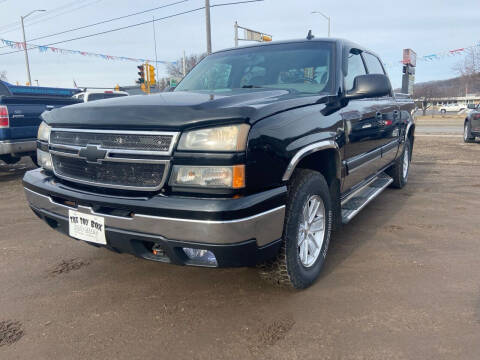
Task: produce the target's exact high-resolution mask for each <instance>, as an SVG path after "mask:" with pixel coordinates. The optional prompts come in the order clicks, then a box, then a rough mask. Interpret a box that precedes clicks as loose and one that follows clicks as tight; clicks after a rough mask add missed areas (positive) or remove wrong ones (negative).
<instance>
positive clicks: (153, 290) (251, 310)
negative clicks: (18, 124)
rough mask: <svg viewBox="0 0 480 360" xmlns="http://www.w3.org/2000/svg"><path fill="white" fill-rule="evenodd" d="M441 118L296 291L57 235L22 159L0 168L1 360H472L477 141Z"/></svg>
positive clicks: (422, 125) (478, 281) (234, 272)
mask: <svg viewBox="0 0 480 360" xmlns="http://www.w3.org/2000/svg"><path fill="white" fill-rule="evenodd" d="M461 121H462V120H461V119H455V120H452V124H453V125H452V126H453V127H454V128H458V126H459V127H460V128H461V126H462V124H461ZM445 124H446V123H440V124H437V123H435V122H433V123H429V122H428V121H427V120H422V121H420V122H419V131H418V135H419V136H418V137H417V139H416V143H415V149H414V157H413V165H412V169H411V173H410V179H409V183H408V185H407V187H406V188H405V189H403V190H390V189H389V190H387V191H385V192H384V193H383V194H382V195H381V196H380V197H379V198H378V199H376V200H374V201H373V202H372V203H371V204H370V205H368V206H367V207H366V208H365V209H364V210H363V211H362V212H361V213H360V214H359V215H358V216H357V217H356V218H355V219H354V220H353V221H352V222H351V223H350V224H349V225H347V226H346V227H344V228H343V229H342V230H340V231H339V232H338V233H336V234H335V237H334V241H333V243H332V244H331V248H330V251H329V256H328V259H327V262H326V267H325V269H324V272H323V275H322V276H321V278H320V279H319V280H318V281H317V283H316V284H314V285H313V286H312V287H311V288H309V289H307V290H305V291H289V290H285V289H278V288H272V287H271V286H270V285H268V284H265V283H263V282H262V281H261V280H260V279H259V278H258V276H257V273H256V270H255V269H246V268H245V269H244V268H242V269H221V270H214V269H199V268H188V267H177V266H171V265H166V264H159V263H154V262H148V261H145V260H140V259H137V258H134V257H132V256H130V255H118V254H114V253H111V252H109V251H107V250H102V249H96V248H94V247H92V246H89V245H86V244H84V243H81V242H78V241H74V240H70V239H68V238H67V237H65V236H63V235H60V234H58V233H56V232H55V231H53V230H51V229H50V228H49V227H48V226H46V225H45V224H43V223H42V222H40V220H38V219H37V218H36V217H35V216H34V215H33V213H32V212H31V211H30V210H29V208H28V206H27V205H26V203H25V197H24V194H23V190H22V186H21V178H22V175H23V173H24V171H25V169H26V168H29V167H32V164H31V163H30V162H29V161H30V160H27V159H25V160H24V161H22V162H21V163H19V164H17V165H15V166H5V165H4V164H3V165H0V216H1V220H0V359H140V358H143V359H168V358H172V359H173V358H175V359H216V358H218V359H435V360H438V359H469V360H471V359H479V358H480V236H479V235H480V229H479V226H480V142H479V143H476V144H464V143H463V141H462V138H461V135H448V131H447V132H444V131H437V130H435V128H437V127H442V126H443V127H445V126H446V125H445ZM429 127H430V131H429V130H428V128H429ZM438 133H442V134H441V135H439V134H438ZM451 133H452V134H454V133H455V134H456V133H457V132H456V131H452V132H451Z"/></svg>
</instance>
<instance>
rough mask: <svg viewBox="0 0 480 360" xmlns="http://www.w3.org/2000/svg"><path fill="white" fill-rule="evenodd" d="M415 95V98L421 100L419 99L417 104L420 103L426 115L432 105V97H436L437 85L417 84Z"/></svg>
mask: <svg viewBox="0 0 480 360" xmlns="http://www.w3.org/2000/svg"><path fill="white" fill-rule="evenodd" d="M413 96H414V98H415V99H417V100H419V101H417V105H420V109H422V113H423V116H425V115H426V114H427V110H428V108H430V107H431V106H432V104H431V100H432V98H433V97H435V85H434V84H433V83H424V84H418V85H415V87H414V90H413Z"/></svg>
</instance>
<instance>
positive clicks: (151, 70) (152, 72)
mask: <svg viewBox="0 0 480 360" xmlns="http://www.w3.org/2000/svg"><path fill="white" fill-rule="evenodd" d="M147 69H148V77H147V79H148V83H149V84H150V86H154V85H155V84H156V82H157V79H155V67H154V66H153V65H150V64H148V65H147Z"/></svg>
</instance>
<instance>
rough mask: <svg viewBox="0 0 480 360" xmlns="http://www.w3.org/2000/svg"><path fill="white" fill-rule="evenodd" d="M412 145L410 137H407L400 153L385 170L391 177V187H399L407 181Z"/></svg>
mask: <svg viewBox="0 0 480 360" xmlns="http://www.w3.org/2000/svg"><path fill="white" fill-rule="evenodd" d="M411 151H412V146H411V142H410V139H409V138H407V140H406V141H405V144H404V146H403V152H402V155H401V156H400V157H399V158H398V159H397V160H395V163H394V164H393V166H392V167H391V168H390V169H388V170H387V171H386V172H387V174H388V175H390V176H391V177H392V178H393V183H392V185H391V187H394V188H397V189H401V188H403V187H404V186H405V185H406V184H407V182H408V173H409V172H410V161H411V159H412V153H411Z"/></svg>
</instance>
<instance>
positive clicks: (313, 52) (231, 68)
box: [175, 42, 333, 94]
mask: <svg viewBox="0 0 480 360" xmlns="http://www.w3.org/2000/svg"><path fill="white" fill-rule="evenodd" d="M332 53H333V51H332V44H331V43H329V42H325V43H323V42H310V43H289V44H279V45H267V46H258V47H250V48H243V49H235V50H229V51H223V52H220V53H217V54H213V55H210V56H208V57H206V58H205V59H204V60H202V61H201V62H200V63H199V64H198V65H197V66H196V67H195V68H193V70H192V71H191V72H190V73H189V74H188V75H187V76H186V77H185V78H184V79H183V80H182V82H181V83H180V84H179V85H178V86H177V88H176V89H175V91H198V90H208V91H211V92H224V91H231V90H232V89H241V88H244V89H249V88H270V89H288V90H293V91H296V92H300V93H307V94H318V93H326V92H331V89H332V87H333V76H332V65H331V64H332V63H333V61H332Z"/></svg>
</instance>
